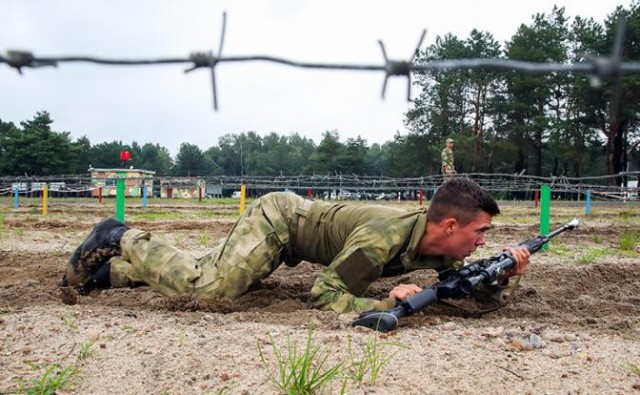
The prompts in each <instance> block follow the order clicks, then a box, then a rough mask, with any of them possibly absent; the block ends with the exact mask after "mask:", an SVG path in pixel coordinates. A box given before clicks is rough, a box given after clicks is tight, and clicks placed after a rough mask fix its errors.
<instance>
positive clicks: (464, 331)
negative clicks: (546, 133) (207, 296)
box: [0, 205, 640, 394]
mask: <svg viewBox="0 0 640 395" xmlns="http://www.w3.org/2000/svg"><path fill="white" fill-rule="evenodd" d="M156 209H158V210H160V209H161V208H156ZM208 209H212V210H214V209H216V208H215V207H209V208H208ZM171 210H184V212H185V215H184V217H185V218H188V219H186V220H181V221H171V220H148V221H134V222H132V223H131V222H130V224H131V225H133V226H136V227H140V228H143V229H148V230H152V231H154V232H156V233H159V234H163V235H164V236H165V237H167V238H169V239H171V240H172V241H173V242H175V243H176V244H177V245H179V246H180V247H181V248H184V249H186V250H189V251H193V253H194V254H195V255H199V254H204V253H206V252H207V251H208V249H209V248H211V246H212V245H213V241H214V240H215V239H218V238H220V237H223V236H224V235H225V234H226V232H227V231H228V230H229V229H230V227H231V224H232V220H231V219H228V218H227V219H224V218H222V219H210V220H201V219H198V215H197V212H196V214H195V215H194V213H193V211H194V210H198V209H196V208H193V207H190V206H188V207H181V208H175V207H172V208H171ZM503 211H505V214H504V215H503V216H501V217H499V219H497V221H496V229H495V230H493V231H491V232H490V235H489V239H490V243H489V245H488V246H487V247H486V248H484V249H483V250H482V251H480V252H478V257H481V256H485V257H486V256H489V255H491V254H492V253H494V252H496V251H497V250H499V247H500V246H503V245H507V244H511V243H514V242H517V241H519V240H523V239H526V238H529V237H532V236H534V235H535V234H536V232H537V225H536V224H535V218H536V212H535V210H534V209H532V208H531V209H527V208H513V209H512V210H509V209H505V210H503ZM638 213H640V210H639V209H638V208H637V207H635V208H628V207H627V208H624V207H623V208H618V209H615V210H611V211H607V212H606V213H602V215H593V216H591V217H589V218H586V219H583V225H582V226H581V228H580V229H578V230H575V231H573V232H570V233H566V234H564V235H562V236H560V237H559V238H558V239H556V240H557V241H554V244H553V246H552V247H553V248H552V251H551V252H548V253H540V254H538V255H536V256H535V257H534V258H532V265H531V266H530V270H529V272H528V273H527V275H526V276H525V278H524V280H523V282H522V286H521V288H520V289H519V290H518V291H517V293H516V295H515V297H514V300H513V301H512V303H510V304H509V305H508V306H506V307H505V308H503V309H501V310H498V311H495V312H492V313H489V314H486V315H484V316H482V317H473V316H468V315H465V314H462V313H461V312H460V311H458V310H456V309H453V308H451V307H447V306H443V305H439V306H433V307H430V308H428V309H426V310H425V311H424V312H422V313H420V314H418V315H415V316H412V317H406V318H404V319H403V320H402V321H401V325H400V327H399V328H398V329H397V330H396V331H393V332H390V333H387V334H378V333H375V332H372V331H370V330H368V329H364V328H353V327H351V322H352V321H353V320H354V318H355V317H356V315H354V314H335V313H330V312H320V311H315V310H310V309H308V308H307V307H306V300H307V297H308V292H309V290H310V288H311V285H312V283H313V281H314V278H315V276H316V273H317V271H318V270H319V268H318V267H317V266H316V265H313V264H309V263H303V264H301V265H299V266H298V267H296V268H293V269H292V268H286V267H283V268H281V269H278V270H277V271H276V272H275V273H274V274H273V275H272V276H271V277H270V278H268V279H267V280H265V281H264V282H263V283H262V284H261V286H260V287H257V289H255V290H253V291H252V292H250V293H249V294H247V295H245V296H243V297H242V298H241V299H240V300H238V301H236V302H235V303H220V304H216V305H211V304H204V303H201V302H199V301H197V300H194V299H192V298H189V297H177V298H166V297H162V296H159V295H157V294H155V293H154V292H152V291H150V290H149V289H147V288H145V287H141V288H136V289H117V290H115V289H114V290H107V291H102V292H93V293H91V294H90V295H89V296H85V297H79V298H78V299H77V300H75V301H73V300H72V301H71V302H72V303H73V304H65V303H62V301H61V294H60V291H59V289H58V287H57V284H58V282H59V280H60V277H61V274H62V272H63V268H64V266H65V264H66V261H67V260H68V258H69V255H70V253H71V252H72V251H73V249H74V248H75V247H76V246H77V245H78V244H79V243H80V241H81V240H82V239H83V238H84V237H85V236H86V234H88V232H89V231H90V229H91V227H92V226H93V225H94V224H95V222H96V221H97V220H98V219H99V218H100V217H103V216H107V215H110V214H111V212H109V211H108V210H107V209H104V208H101V207H82V206H76V205H57V206H55V205H54V206H53V207H52V210H51V211H50V213H49V215H48V217H46V218H43V217H41V216H38V215H37V213H36V214H34V210H33V209H29V208H28V207H27V208H21V209H18V210H13V209H11V210H9V209H5V210H4V213H3V222H2V227H1V228H0V232H1V233H0V393H13V392H16V391H19V389H20V388H21V385H22V386H27V385H29V380H33V379H38V378H42V376H43V370H37V369H34V368H33V367H32V365H29V363H30V362H32V363H35V364H37V365H38V366H42V367H47V366H51V364H54V363H56V364H58V365H59V368H58V370H55V371H54V373H55V372H60V371H62V369H71V368H76V369H77V374H76V375H75V376H74V377H73V378H72V379H71V380H70V381H69V382H68V383H67V385H65V386H64V387H63V388H62V389H60V390H58V393H59V394H88V393H92V394H113V393H120V394H141V393H154V394H160V393H166V394H206V393H209V394H276V393H278V392H279V391H278V389H277V387H276V386H275V385H274V383H273V381H272V380H271V378H270V377H272V375H273V374H275V375H276V376H277V375H278V370H277V363H276V356H275V354H274V351H276V350H281V351H284V352H285V353H286V350H287V347H286V342H287V339H290V341H291V343H292V344H295V345H296V347H298V349H299V350H301V349H303V348H304V345H305V340H306V339H307V335H308V331H309V330H308V328H309V326H310V325H311V326H312V327H313V331H312V340H313V342H314V343H313V344H314V345H317V346H318V347H319V348H320V350H321V352H322V353H327V355H328V360H327V364H337V363H339V362H343V363H345V365H349V364H350V363H351V362H352V360H351V358H350V353H349V349H350V348H351V351H352V354H354V355H355V357H354V358H356V359H359V358H361V356H362V355H363V353H364V352H365V350H366V349H367V346H370V345H372V344H374V345H375V350H377V352H378V359H377V360H378V361H382V360H387V362H386V364H385V365H384V366H383V367H382V369H381V370H380V372H379V374H378V375H377V377H375V376H374V375H372V374H371V372H369V373H368V374H366V375H365V376H364V378H363V379H362V380H361V381H357V380H353V379H350V380H346V381H344V382H345V383H346V384H345V385H346V387H345V393H348V394H373V393H375V394H478V393H480V394H492V393H496V394H502V393H518V394H520V393H524V394H559V393H564V394H592V393H597V394H629V393H640V376H639V374H640V372H638V373H634V372H633V371H632V369H630V368H629V364H631V365H633V366H637V367H638V366H640V342H639V341H638V340H637V339H638V338H639V336H640V254H637V253H635V254H634V253H629V252H627V253H619V254H618V253H615V251H616V250H615V249H616V248H617V246H618V242H619V238H620V235H621V234H622V233H623V232H630V231H631V232H633V231H636V232H638V231H640V222H639V221H638V220H637V219H638ZM580 214H582V213H581V212H580V209H575V213H572V212H569V210H568V209H567V210H566V212H563V213H562V218H554V220H553V221H552V227H554V226H556V225H560V224H561V223H564V222H565V221H564V219H565V217H566V218H568V219H570V217H571V216H572V215H580ZM603 248H609V249H608V250H603ZM597 250H600V251H606V253H601V254H597V253H595V252H593V251H597ZM612 251H613V252H612ZM587 253H590V254H592V255H593V259H586V258H584V259H580V257H584V256H585V254H587ZM433 281H434V276H433V273H428V272H420V273H412V274H410V275H405V276H402V277H400V278H395V279H387V280H384V281H378V282H376V283H375V284H374V285H373V286H372V288H371V289H370V290H369V291H368V294H369V295H370V296H383V295H385V294H386V293H387V292H388V291H389V290H390V289H391V288H392V286H393V285H394V284H396V283H399V282H416V283H418V284H425V285H426V284H430V283H432V282H433ZM272 340H273V342H272ZM289 349H291V348H289ZM260 350H262V353H263V356H264V359H265V362H263V361H262V359H261V356H260ZM351 377H352V378H353V375H352V376H351ZM341 383H342V381H335V382H333V383H332V384H329V386H328V387H327V388H325V391H324V392H325V393H331V394H332V393H339V391H340V385H341Z"/></svg>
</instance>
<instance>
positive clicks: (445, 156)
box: [440, 148, 454, 172]
mask: <svg viewBox="0 0 640 395" xmlns="http://www.w3.org/2000/svg"><path fill="white" fill-rule="evenodd" d="M440 156H441V157H442V169H443V172H444V171H445V168H447V169H448V171H453V169H454V166H453V150H452V149H451V148H444V149H443V150H442V154H440Z"/></svg>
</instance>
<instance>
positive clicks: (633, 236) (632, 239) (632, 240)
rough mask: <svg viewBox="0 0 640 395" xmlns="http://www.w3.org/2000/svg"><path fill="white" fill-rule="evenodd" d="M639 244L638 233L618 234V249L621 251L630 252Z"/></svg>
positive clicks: (639, 232)
mask: <svg viewBox="0 0 640 395" xmlns="http://www.w3.org/2000/svg"><path fill="white" fill-rule="evenodd" d="M638 244H640V231H634V232H623V233H622V234H620V241H619V245H620V249H621V250H623V251H631V250H633V249H634V248H635V247H636V246H637V245H638Z"/></svg>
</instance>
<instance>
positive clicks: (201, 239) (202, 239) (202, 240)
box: [198, 230, 209, 247]
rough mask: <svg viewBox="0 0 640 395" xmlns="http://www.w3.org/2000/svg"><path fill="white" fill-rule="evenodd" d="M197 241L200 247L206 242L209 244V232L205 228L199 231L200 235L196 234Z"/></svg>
mask: <svg viewBox="0 0 640 395" xmlns="http://www.w3.org/2000/svg"><path fill="white" fill-rule="evenodd" d="M198 241H199V242H200V245H201V246H202V247H206V246H207V244H209V233H208V232H207V231H206V230H203V231H202V232H200V235H199V236H198Z"/></svg>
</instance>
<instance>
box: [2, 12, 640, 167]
mask: <svg viewBox="0 0 640 395" xmlns="http://www.w3.org/2000/svg"><path fill="white" fill-rule="evenodd" d="M621 15H623V16H625V18H626V33H625V36H624V40H623V49H624V51H623V53H622V57H623V60H624V61H638V60H640V43H639V42H638V40H637V39H636V38H637V37H639V36H640V0H634V1H633V2H632V4H631V5H630V6H629V7H628V8H624V7H622V6H619V7H617V8H616V9H615V10H613V12H612V13H611V14H610V15H609V16H608V17H607V18H606V20H605V21H604V23H602V24H601V23H598V22H596V21H594V20H593V19H585V18H581V17H579V16H577V17H574V18H569V17H568V16H566V15H565V10H564V8H559V7H554V8H553V9H552V11H551V12H550V13H548V14H546V13H539V14H536V15H534V16H533V17H532V20H531V22H530V23H529V24H522V25H520V27H519V28H518V29H517V31H516V33H515V34H514V35H513V36H512V37H511V39H510V40H509V41H507V42H506V43H504V45H502V44H501V43H499V42H498V41H496V40H495V39H494V38H493V35H492V34H491V33H489V32H483V31H478V30H476V29H473V30H472V31H471V33H470V34H469V37H467V38H459V37H457V36H455V35H452V34H446V35H444V36H438V37H436V40H435V43H434V44H433V45H430V46H429V47H427V48H426V49H425V50H423V51H420V52H419V53H418V56H417V57H416V59H417V60H416V62H417V63H418V64H420V63H425V62H430V61H434V60H452V59H466V58H492V59H512V60H525V61H532V62H554V63H575V62H582V61H585V60H586V59H587V54H590V55H589V56H596V57H597V56H609V55H610V53H611V51H612V49H613V47H614V40H615V35H616V31H617V26H618V22H619V17H620V16H621ZM415 80H416V81H415V84H416V85H417V86H418V88H419V91H420V94H419V95H418V96H417V97H416V98H415V99H414V100H413V103H412V106H411V108H410V109H409V111H408V112H407V113H406V114H405V115H406V117H405V125H406V127H407V131H406V132H405V133H400V132H396V134H395V136H393V138H392V140H390V141H388V142H385V143H383V144H377V143H374V144H371V145H369V144H368V142H367V140H366V139H364V138H362V137H361V136H358V137H356V138H348V139H346V140H345V141H342V140H341V138H340V133H339V131H337V130H327V131H325V132H324V134H323V137H322V140H321V141H320V142H319V143H318V144H316V143H315V142H314V141H313V140H311V139H309V138H306V137H304V136H301V135H299V134H292V135H281V134H278V133H277V132H276V131H274V132H271V133H270V134H268V135H265V136H260V135H258V134H257V133H255V132H253V131H248V132H243V133H239V134H231V133H230V134H226V135H224V136H222V137H220V138H219V139H218V142H217V144H216V145H214V146H211V147H208V148H206V149H205V150H203V149H201V148H200V147H198V146H196V145H194V144H191V143H188V142H184V143H182V144H181V145H180V148H179V150H178V153H177V154H176V156H175V157H172V156H171V154H170V152H169V150H168V149H167V148H165V147H163V146H161V145H159V144H157V143H152V142H146V143H143V144H140V143H138V142H135V141H134V142H132V143H131V144H124V143H123V142H122V141H112V142H102V143H98V144H92V143H91V141H90V140H89V139H88V138H87V137H86V136H83V137H81V138H78V139H76V140H75V141H74V140H72V138H71V134H70V132H68V131H54V130H52V128H51V125H52V123H53V120H52V118H51V115H50V114H49V113H48V112H47V111H41V112H38V113H37V114H35V115H34V117H33V119H30V120H25V121H22V122H20V124H19V125H15V124H14V123H12V122H4V121H2V119H0V175H3V176H25V175H28V176H48V175H60V174H86V173H87V171H88V168H89V167H94V168H117V167H120V166H121V165H122V164H121V162H120V159H119V153H120V152H121V151H123V150H127V151H129V152H130V153H131V157H132V160H131V161H130V162H129V163H128V164H127V165H128V166H129V165H130V166H133V167H135V168H139V169H146V170H153V171H155V172H156V174H157V175H161V176H162V175H175V176H216V175H235V176H238V175H240V176H242V175H247V176H261V175H280V174H282V175H287V176H291V175H299V174H358V175H384V176H389V177H417V176H423V175H432V174H437V173H439V169H440V151H441V150H442V148H443V147H444V141H445V140H446V139H447V138H450V137H451V138H453V139H454V140H455V141H456V147H455V158H456V160H455V167H456V170H457V171H458V172H485V173H521V172H526V173H527V174H530V175H537V176H550V175H565V176H570V177H583V176H589V175H602V174H618V173H620V172H623V171H626V170H631V171H633V170H638V168H639V167H640V152H639V151H640V150H638V145H640V131H639V128H638V126H639V123H638V120H639V115H640V76H639V75H635V74H630V75H623V76H622V77H621V81H620V86H621V91H620V94H619V95H614V94H612V93H614V92H613V90H614V84H613V81H612V80H611V79H602V80H599V79H598V76H597V75H595V74H593V75H587V74H581V73H544V74H531V73H524V72H517V71H489V70H471V71H470V70H456V71H452V70H433V71H429V72H420V73H416V78H415Z"/></svg>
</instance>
